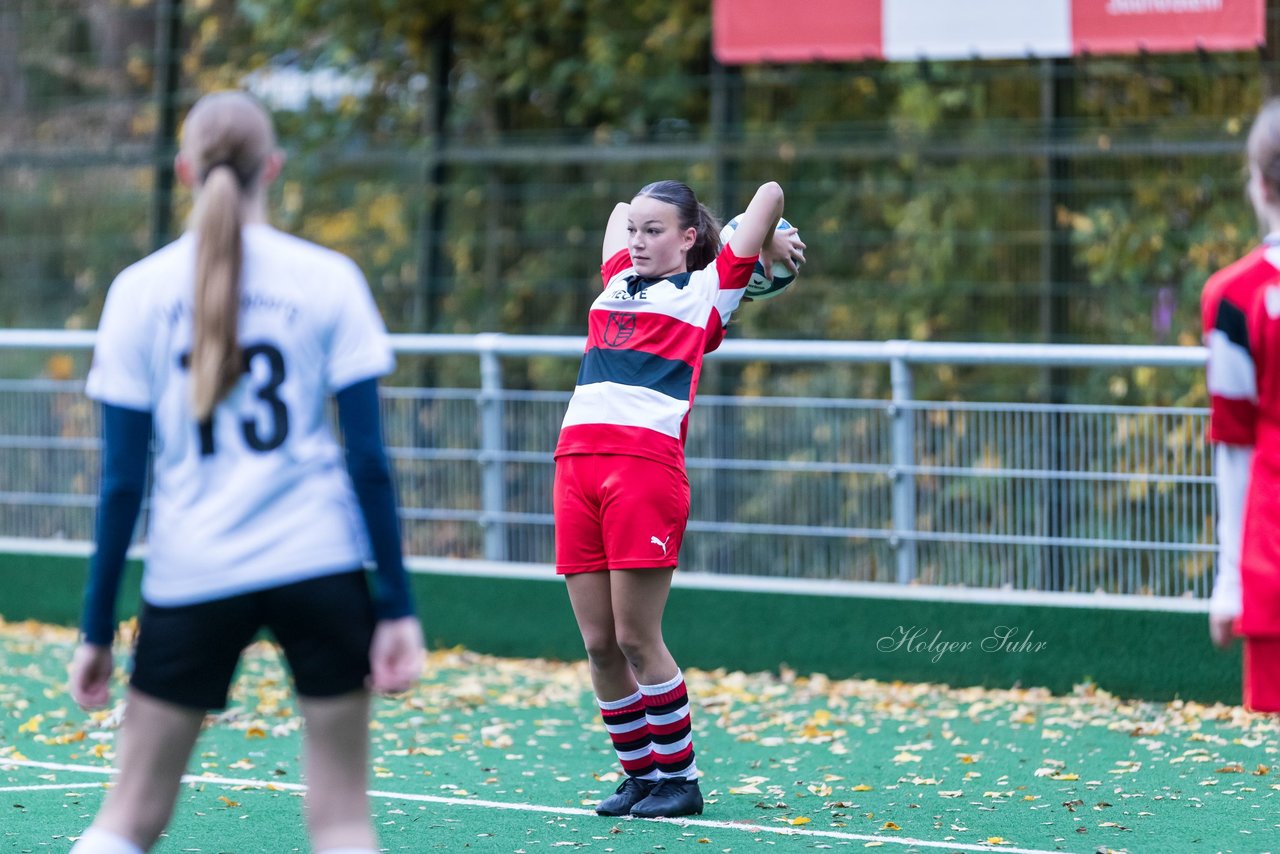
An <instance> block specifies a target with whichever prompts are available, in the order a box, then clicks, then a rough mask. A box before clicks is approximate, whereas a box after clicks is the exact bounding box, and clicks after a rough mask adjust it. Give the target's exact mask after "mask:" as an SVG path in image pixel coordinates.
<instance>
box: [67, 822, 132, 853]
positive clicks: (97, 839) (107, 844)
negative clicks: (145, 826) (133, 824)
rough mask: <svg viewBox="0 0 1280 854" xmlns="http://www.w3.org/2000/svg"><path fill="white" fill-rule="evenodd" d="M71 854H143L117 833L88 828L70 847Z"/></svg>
mask: <svg viewBox="0 0 1280 854" xmlns="http://www.w3.org/2000/svg"><path fill="white" fill-rule="evenodd" d="M71 854H143V851H142V849H141V848H139V847H138V846H137V845H135V844H133V843H132V842H131V841H129V840H128V839H125V838H124V837H123V836H121V835H119V834H117V833H112V832H111V831H109V830H103V829H102V828H99V827H90V828H89V829H88V830H86V831H85V832H84V836H81V837H80V838H79V839H77V840H76V844H75V845H73V846H71Z"/></svg>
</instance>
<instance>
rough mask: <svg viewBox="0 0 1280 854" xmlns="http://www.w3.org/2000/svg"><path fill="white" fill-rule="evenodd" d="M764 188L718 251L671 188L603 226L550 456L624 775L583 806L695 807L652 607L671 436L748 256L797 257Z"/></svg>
mask: <svg viewBox="0 0 1280 854" xmlns="http://www.w3.org/2000/svg"><path fill="white" fill-rule="evenodd" d="M782 207H783V194H782V188H781V187H779V186H778V185H777V184H776V183H774V182H769V183H767V184H764V185H762V186H761V187H760V188H759V189H758V190H757V191H756V193H755V197H754V198H753V199H752V200H751V203H750V204H749V205H748V206H747V210H746V213H745V214H743V215H742V216H741V217H740V218H739V225H738V229H737V230H736V231H735V232H734V233H733V236H732V237H731V238H730V240H729V243H728V245H726V246H724V247H721V246H720V239H719V231H720V229H719V225H718V223H717V222H716V220H715V217H713V216H712V215H711V213H710V212H709V211H708V210H707V209H706V207H705V206H703V205H702V204H701V203H699V202H698V199H697V197H696V196H695V195H694V193H693V191H692V190H691V189H689V187H687V186H686V185H684V184H682V183H680V182H678V181H659V182H657V183H654V184H649V185H648V186H646V187H644V188H643V189H641V190H640V192H639V193H638V194H636V196H635V198H634V199H632V200H631V202H630V203H629V204H628V203H620V204H618V205H617V206H616V207H615V208H614V210H613V213H612V215H611V216H610V217H609V222H608V224H607V226H606V227H605V235H604V244H603V253H602V260H603V265H602V267H601V277H602V279H603V281H604V289H603V291H602V292H601V294H600V296H599V297H597V298H596V300H595V302H594V303H593V304H592V306H591V311H590V314H589V316H588V322H587V325H588V331H587V346H586V352H585V354H584V355H583V359H582V367H581V369H580V370H579V373H578V383H577V387H576V388H575V390H574V393H573V397H572V399H571V400H570V402H569V408H568V411H567V412H566V413H565V418H564V425H563V427H562V429H561V433H560V441H559V444H558V445H557V447H556V453H555V456H556V479H555V519H556V571H557V572H559V573H560V574H562V575H564V576H565V578H566V586H567V588H568V591H569V599H570V601H571V603H572V605H573V611H574V616H575V617H576V619H577V622H578V628H579V629H580V630H581V632H582V638H583V642H584V644H585V645H586V650H587V657H588V659H589V662H590V666H591V681H592V685H593V687H594V689H595V693H596V697H597V700H598V702H599V705H600V710H601V714H602V716H603V717H604V721H605V727H606V729H607V730H608V732H609V735H610V738H611V739H612V740H613V745H614V748H615V749H616V751H617V754H618V759H619V760H620V762H621V763H622V767H623V770H624V771H626V774H627V776H626V779H624V781H623V783H622V785H621V786H619V787H618V790H617V792H616V793H614V795H612V796H611V797H609V798H606V799H605V800H604V801H602V802H601V803H600V805H599V806H597V807H596V811H597V812H598V813H600V814H602V815H628V814H630V815H636V816H643V817H656V816H667V817H670V816H680V815H692V814H697V813H701V812H702V794H701V792H700V790H699V788H698V780H697V777H698V770H697V764H696V762H695V760H694V750H693V738H692V732H691V729H690V717H689V699H688V695H687V693H686V691H685V685H684V678H683V677H682V675H681V673H680V668H679V667H678V666H677V665H676V662H675V659H674V658H672V656H671V653H670V652H669V651H668V650H667V647H666V644H665V643H664V642H663V639H662V613H663V610H664V608H665V606H666V602H667V595H668V592H669V590H670V588H671V576H672V572H673V571H674V570H675V567H676V564H677V559H678V555H679V551H680V543H681V540H682V538H683V536H684V530H685V524H686V523H687V521H688V517H689V480H688V477H687V476H686V474H685V466H684V440H685V434H686V430H687V426H688V417H689V409H690V407H691V406H692V405H693V399H694V395H695V393H696V390H697V385H698V377H699V375H700V373H701V370H702V357H703V356H704V355H705V354H706V353H708V352H710V351H712V350H714V349H715V348H716V347H718V346H719V344H720V342H721V340H723V338H724V332H725V327H726V326H727V325H728V323H729V318H730V315H731V314H732V313H733V311H734V310H735V309H736V308H737V307H738V304H739V303H740V302H741V301H742V299H743V294H744V292H745V289H746V286H747V282H748V281H749V279H750V277H751V273H752V270H753V268H754V266H755V263H756V260H757V258H758V257H759V258H760V260H762V261H763V262H765V263H764V268H765V269H766V270H768V269H772V264H773V263H780V264H782V265H784V266H785V267H786V268H788V269H790V270H792V271H795V270H796V269H797V268H798V265H800V264H801V263H803V262H804V248H805V247H804V244H803V243H802V242H801V241H800V238H799V236H798V235H797V234H796V230H795V229H794V228H792V229H783V230H777V229H776V226H777V224H778V220H779V218H780V217H781V216H782Z"/></svg>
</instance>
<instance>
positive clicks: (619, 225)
mask: <svg viewBox="0 0 1280 854" xmlns="http://www.w3.org/2000/svg"><path fill="white" fill-rule="evenodd" d="M630 215H631V205H629V204H627V203H626V202H618V203H617V204H616V205H614V206H613V213H611V214H609V222H608V223H607V224H606V225H605V227H604V243H603V244H602V245H601V248H600V263H602V264H603V263H604V262H605V261H608V260H609V259H610V258H612V257H613V256H614V255H617V254H618V252H619V251H621V250H623V249H626V248H627V217H629V216H630Z"/></svg>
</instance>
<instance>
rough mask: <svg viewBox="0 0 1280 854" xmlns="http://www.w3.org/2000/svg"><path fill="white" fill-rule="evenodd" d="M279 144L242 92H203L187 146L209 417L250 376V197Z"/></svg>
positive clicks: (201, 407) (197, 366)
mask: <svg viewBox="0 0 1280 854" xmlns="http://www.w3.org/2000/svg"><path fill="white" fill-rule="evenodd" d="M274 146H275V134H274V132H273V131H272V128H271V118H270V117H269V116H268V115H267V111H266V110H265V109H264V108H263V107H262V105H261V104H259V103H258V102H257V101H256V100H254V99H253V98H252V97H250V96H249V95H247V94H246V93H243V92H216V93H213V94H211V95H205V96H204V97H203V98H201V99H200V100H199V101H197V102H196V104H195V106H194V107H192V108H191V113H190V114H189V115H188V116H187V121H186V124H185V126H184V127H183V148H184V150H185V151H187V152H188V153H189V155H190V156H191V159H192V161H193V163H192V166H193V167H194V168H195V169H196V170H197V180H198V181H199V184H200V197H199V201H198V204H197V205H196V209H195V217H194V219H195V230H196V235H197V244H196V290H195V317H194V324H193V326H194V329H193V331H192V343H191V362H190V365H191V368H190V370H191V405H192V409H193V410H194V413H195V416H196V419H197V420H199V421H204V420H205V419H207V418H208V417H209V416H210V414H211V413H212V412H213V408H214V407H215V406H217V404H218V402H219V401H221V400H222V399H223V398H224V397H226V396H227V394H228V393H229V392H230V391H231V389H233V388H234V387H235V385H236V383H237V382H239V380H240V376H241V374H243V373H244V365H243V363H242V359H243V357H242V355H241V353H240V345H239V343H238V342H237V327H238V325H239V322H238V321H239V314H240V273H241V268H242V267H243V265H244V247H243V246H242V245H241V243H240V229H241V227H242V226H243V225H244V215H243V211H242V210H241V207H242V204H243V200H244V197H245V194H246V193H248V192H249V191H251V190H253V189H254V188H255V187H256V185H257V179H258V177H259V175H260V173H261V171H262V165H263V163H264V162H265V161H266V158H267V156H268V155H269V154H270V153H271V151H272V149H273V148H274Z"/></svg>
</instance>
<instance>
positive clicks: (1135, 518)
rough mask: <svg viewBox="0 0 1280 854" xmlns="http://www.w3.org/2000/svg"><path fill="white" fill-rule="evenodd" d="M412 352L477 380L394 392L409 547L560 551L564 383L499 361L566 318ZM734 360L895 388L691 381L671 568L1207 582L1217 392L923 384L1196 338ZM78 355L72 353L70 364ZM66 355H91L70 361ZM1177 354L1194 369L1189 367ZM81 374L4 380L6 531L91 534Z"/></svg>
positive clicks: (836, 346) (1184, 354) (1105, 360)
mask: <svg viewBox="0 0 1280 854" xmlns="http://www.w3.org/2000/svg"><path fill="white" fill-rule="evenodd" d="M92 339H93V336H92V333H77V332H69V333H62V332H22V331H16V330H10V331H6V332H0V352H4V353H5V356H6V358H13V359H19V360H20V359H21V358H23V357H24V355H25V357H26V358H27V359H28V360H30V359H31V357H32V354H33V353H34V354H40V353H41V352H42V351H43V352H47V351H56V352H59V353H66V354H73V355H69V356H68V357H67V358H69V359H71V360H81V361H82V360H83V359H84V357H85V355H86V354H87V352H88V349H89V348H90V347H91V345H92ZM395 344H396V348H397V351H398V352H399V353H400V354H401V356H402V357H404V358H410V359H426V360H428V361H429V360H433V359H436V358H438V357H457V356H460V355H461V356H464V357H466V358H474V359H476V360H477V362H478V365H479V368H480V371H479V382H478V383H477V384H476V386H475V387H469V388H457V387H454V388H445V387H431V388H427V387H411V386H390V387H386V388H384V391H383V394H384V417H385V430H386V437H387V443H388V446H389V450H390V453H391V456H392V458H393V460H394V465H395V470H396V477H397V483H398V487H399V493H400V497H401V502H402V511H401V513H402V519H403V527H404V537H405V543H406V547H407V550H408V552H409V553H410V554H411V555H422V556H431V557H454V558H465V559H486V560H490V561H509V562H512V563H527V562H535V563H548V562H550V561H551V560H552V559H553V554H552V552H553V527H552V516H551V491H552V476H553V468H554V466H553V462H552V459H551V452H552V449H553V448H554V446H555V441H556V437H557V434H558V431H559V426H560V420H561V417H562V416H563V412H564V408H565V404H566V401H567V400H568V396H569V391H568V390H567V389H564V390H555V391H530V390H520V389H513V388H508V387H507V385H506V384H505V383H504V375H503V373H504V371H503V367H504V362H505V360H508V359H514V358H528V357H553V358H556V359H560V358H563V359H576V358H578V357H579V356H580V354H581V352H582V347H583V341H582V339H580V338H575V337H553V336H508V335H495V334H489V335H475V336H461V335H440V336H426V335H405V336H395ZM711 358H712V359H714V360H719V361H722V362H740V363H747V362H757V363H758V362H761V361H765V362H768V363H772V364H778V363H785V362H794V363H803V362H815V363H824V364H836V363H842V362H843V363H861V364H863V365H866V366H869V367H871V368H872V369H873V370H880V369H883V372H884V373H886V374H887V375H888V376H887V380H888V382H887V384H886V388H887V389H888V391H889V393H888V394H886V395H885V396H884V397H883V398H871V399H849V398H827V397H778V396H773V397H737V396H735V397H728V396H714V395H709V396H700V397H699V398H698V402H697V405H696V406H695V407H694V410H693V414H692V416H691V417H690V422H689V437H688V445H687V449H686V455H687V461H688V469H689V478H690V483H691V487H692V490H693V515H692V519H691V521H690V524H689V534H688V536H687V537H686V540H685V546H684V549H683V551H682V555H681V564H682V566H685V567H688V568H691V569H696V570H699V571H702V572H709V573H719V574H726V575H756V576H772V577H786V578H807V579H824V580H853V581H881V582H897V583H904V584H905V583H912V584H927V585H965V586H970V587H978V588H1012V589H1020V590H1048V591H1075V592H1090V591H1097V590H1103V591H1107V592H1113V593H1146V594H1153V595H1157V596H1186V595H1190V596H1194V597H1204V596H1206V595H1207V593H1208V590H1209V587H1210V584H1211V579H1212V576H1211V571H1210V570H1211V567H1212V556H1213V550H1214V546H1213V542H1214V535H1213V519H1214V493H1213V484H1212V471H1211V457H1210V452H1209V449H1208V445H1207V442H1206V437H1205V430H1206V421H1207V419H1206V415H1207V413H1206V410H1204V409H1202V408H1195V407H1155V406H1113V405H1106V404H1098V405H1090V404H1070V405H1067V404H1036V403H1026V402H1019V401H1010V400H1004V401H972V400H971V401H959V402H957V401H928V400H917V399H916V397H915V394H914V378H915V374H916V372H917V371H919V370H920V369H921V366H924V365H950V366H964V365H997V364H1004V365H1030V366H1046V367H1049V366H1052V367H1055V368H1062V367H1083V366H1117V367H1136V366H1147V367H1150V368H1154V369H1157V370H1159V371H1168V372H1169V375H1170V376H1171V377H1174V376H1176V375H1177V373H1178V372H1176V371H1174V370H1173V369H1175V368H1188V367H1190V368H1195V367H1198V366H1201V365H1202V364H1203V361H1204V358H1205V353H1204V351H1203V349H1201V348H1196V347H1131V346H1125V347H1107V346H1069V345H994V344H992V345H981V344H942V343H918V342H905V341H889V342H874V343H871V342H815V341H761V340H751V341H746V340H730V341H726V342H725V343H724V345H723V346H722V347H721V349H720V350H719V351H717V352H716V353H714V354H712V356H711ZM64 370H65V369H64ZM72 373H76V374H79V373H82V372H80V371H78V370H77V371H72ZM1184 373H1185V372H1184ZM82 389H83V386H82V383H81V382H80V381H77V380H74V379H61V380H59V379H51V378H47V377H46V378H39V379H7V380H0V537H24V538H48V539H64V540H73V541H83V540H88V539H90V538H91V536H92V521H93V512H94V505H95V493H96V489H97V485H98V464H99V459H98V454H99V442H98V440H97V436H98V435H99V427H98V421H97V411H96V408H95V407H94V406H93V405H92V404H91V403H90V402H89V401H87V400H86V399H85V398H84V396H83V392H82Z"/></svg>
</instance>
